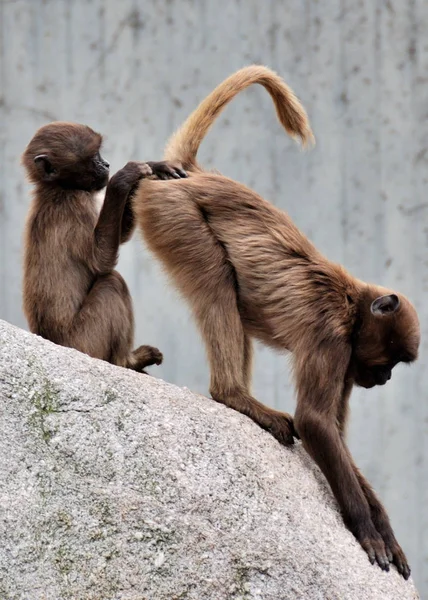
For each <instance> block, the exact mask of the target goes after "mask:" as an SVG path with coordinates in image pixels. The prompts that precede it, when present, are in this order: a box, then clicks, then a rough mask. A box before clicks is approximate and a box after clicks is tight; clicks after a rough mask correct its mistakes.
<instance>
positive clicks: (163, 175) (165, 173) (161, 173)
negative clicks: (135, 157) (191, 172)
mask: <svg viewBox="0 0 428 600" xmlns="http://www.w3.org/2000/svg"><path fill="white" fill-rule="evenodd" d="M148 164H149V165H150V166H151V168H152V170H153V174H154V175H156V177H157V178H158V179H163V180H165V179H182V178H185V177H187V173H186V172H185V171H183V169H181V168H180V167H178V166H176V165H174V164H172V163H169V162H167V161H162V162H150V163H148Z"/></svg>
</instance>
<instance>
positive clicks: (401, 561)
mask: <svg viewBox="0 0 428 600" xmlns="http://www.w3.org/2000/svg"><path fill="white" fill-rule="evenodd" d="M387 552H388V554H390V555H391V557H392V560H390V561H389V562H391V563H392V564H394V565H395V566H396V567H397V571H398V572H399V573H400V575H402V576H403V577H404V579H409V577H410V567H409V563H408V562H407V558H406V556H405V554H404V552H403V551H402V549H401V548H400V546H399V545H398V544H397V543H395V544H394V545H393V546H392V547H390V548H388V547H387Z"/></svg>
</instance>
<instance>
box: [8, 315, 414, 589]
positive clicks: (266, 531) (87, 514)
mask: <svg viewBox="0 0 428 600" xmlns="http://www.w3.org/2000/svg"><path fill="white" fill-rule="evenodd" d="M172 360H173V357H172ZM0 398H1V410H0V598H1V600H18V599H19V600H63V599H68V598H70V599H73V600H119V599H120V600H179V599H180V600H184V599H186V600H191V599H195V600H205V599H206V600H223V599H225V600H226V599H227V600H238V599H242V600H244V599H245V600H250V599H251V600H252V599H254V600H256V599H258V600H283V599H284V600H285V599H287V600H288V599H290V600H298V599H304V600H312V599H313V600H336V599H337V600H347V599H352V600H366V599H367V600H368V599H371V600H383V599H385V600H386V599H388V600H394V599H396V600H406V599H416V598H418V594H417V592H416V589H415V587H414V585H413V583H412V581H408V582H405V581H404V580H403V579H402V578H401V577H400V576H399V575H398V574H397V572H396V571H395V569H394V568H392V570H391V572H390V573H383V572H382V571H381V570H380V569H379V568H378V567H377V566H372V565H370V563H369V561H368V559H367V556H366V554H365V553H364V552H363V551H362V550H361V548H360V547H359V545H358V544H357V542H356V541H355V540H354V538H353V536H352V535H351V534H350V533H349V532H348V531H347V530H346V529H345V527H344V525H343V523H342V520H341V517H340V514H339V512H338V510H337V506H336V503H335V501H334V499H333V497H332V494H331V492H330V490H329V488H328V486H327V485H326V483H325V481H324V478H323V476H322V474H321V472H320V471H319V470H318V468H317V467H316V466H315V465H314V464H313V463H312V461H311V460H310V459H309V458H308V456H307V455H306V453H305V451H304V450H303V448H302V447H301V445H300V444H297V445H296V446H295V447H294V448H293V449H286V448H283V447H281V446H280V445H279V444H278V443H277V442H276V441H275V440H274V439H273V438H272V437H271V436H270V435H269V434H268V433H266V432H264V431H262V430H261V429H259V428H258V427H257V426H256V425H255V424H254V423H252V422H251V421H250V420H249V419H247V418H246V417H244V416H242V415H240V414H238V413H236V412H234V411H232V410H229V409H227V408H225V407H224V406H222V405H219V404H217V403H215V402H213V401H212V400H208V399H206V398H203V397H201V396H196V395H195V394H193V393H192V392H190V391H189V390H187V389H180V388H177V387H175V386H173V385H169V384H167V383H165V382H163V381H159V380H157V379H155V378H152V377H148V376H144V375H139V374H137V373H133V372H131V371H128V370H125V369H121V368H118V367H113V366H111V365H109V364H107V363H104V362H102V361H97V360H93V359H91V358H89V357H87V356H85V355H83V354H81V353H79V352H76V351H74V350H70V349H65V348H60V347H58V346H55V345H54V344H51V343H49V342H46V341H44V340H42V339H41V338H38V337H36V336H34V335H31V334H28V333H26V332H24V331H22V330H20V329H17V328H16V327H13V326H11V325H8V324H7V323H4V322H0Z"/></svg>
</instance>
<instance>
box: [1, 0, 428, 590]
mask: <svg viewBox="0 0 428 600" xmlns="http://www.w3.org/2000/svg"><path fill="white" fill-rule="evenodd" d="M427 31H428V2H426V0H425V1H424V0H411V1H406V2H404V1H403V0H400V1H399V0H386V1H380V0H361V1H355V0H352V1H351V0H325V1H324V2H318V1H315V0H302V1H300V2H298V1H294V2H293V1H291V0H286V1H281V0H265V1H263V2H261V1H260V2H256V0H252V1H249V0H247V1H245V2H244V0H215V1H214V0H212V1H209V0H204V1H202V0H199V1H197V0H194V1H184V0H181V1H178V0H177V1H174V0H170V1H169V2H163V1H162V2H159V1H158V2H155V1H147V2H142V1H140V2H138V1H133V0H121V1H120V2H118V1H117V0H108V1H102V0H92V1H90V0H85V1H84V0H56V1H54V0H44V1H42V0H15V1H14V0H0V51H1V54H0V217H1V218H0V318H3V319H6V320H8V321H10V322H12V323H15V324H17V325H20V326H22V327H25V320H24V317H23V314H22V311H21V262H20V261H21V251H22V230H23V224H24V219H25V214H26V211H27V208H28V203H29V188H28V185H27V184H26V183H25V181H24V174H23V170H22V167H21V166H20V164H19V157H20V154H21V153H22V151H23V149H24V147H25V145H26V144H27V142H28V141H29V140H30V138H31V136H32V135H33V133H34V131H35V130H36V128H37V127H38V126H40V125H41V124H43V123H46V122H47V121H51V120H56V119H65V120H74V121H79V122H84V123H87V124H89V125H91V126H92V127H94V128H95V129H98V130H100V131H101V132H102V133H103V134H104V135H105V149H104V155H105V157H106V158H107V159H108V160H109V161H110V162H111V164H112V170H117V169H118V168H120V167H122V166H123V164H124V163H125V162H126V161H127V160H129V159H131V158H135V159H140V160H146V159H147V160H156V159H160V158H161V155H162V149H163V146H164V143H165V141H166V139H167V138H168V136H169V135H170V134H171V133H172V131H173V130H174V128H175V127H177V126H178V125H179V124H180V123H181V122H182V121H183V120H184V118H185V117H186V116H187V115H188V114H189V112H190V111H191V110H192V109H193V108H194V107H195V106H196V103H197V102H198V101H199V100H201V99H202V98H203V97H204V96H205V95H206V94H207V93H208V92H209V91H211V89H212V88H213V87H214V86H215V85H216V84H217V83H219V82H220V81H221V80H222V79H223V78H224V77H226V76H227V75H229V74H230V73H231V72H232V71H234V70H236V69H237V68H239V67H242V66H244V65H246V64H249V63H252V62H258V63H264V64H267V65H269V66H271V67H272V68H274V69H275V70H277V71H278V72H279V73H280V74H281V75H282V76H283V77H284V78H285V80H286V81H287V82H288V83H289V84H290V85H291V86H292V87H293V89H294V90H295V91H296V93H297V94H298V96H299V97H300V98H301V100H302V101H303V103H304V105H305V107H306V108H307V110H308V113H309V115H310V118H311V121H312V124H313V128H314V132H315V135H316V137H317V146H316V148H315V149H314V150H313V151H311V152H309V153H302V152H300V151H299V150H298V148H297V146H296V145H295V144H293V142H292V141H291V140H290V139H287V137H286V135H285V133H284V132H283V131H282V129H281V128H280V127H279V125H278V123H277V121H276V117H275V113H274V109H273V107H272V104H271V102H270V99H269V96H268V95H267V93H266V92H264V91H263V90H262V89H261V88H258V87H257V88H256V87H255V88H253V89H250V90H248V91H247V92H245V93H244V94H242V95H241V96H240V97H238V98H237V99H236V100H235V101H234V103H233V104H232V105H231V106H230V107H229V108H228V109H227V111H226V113H225V114H224V117H222V118H221V120H220V121H219V122H218V123H217V124H216V125H215V128H214V130H213V131H212V132H211V134H210V135H209V136H208V138H207V140H206V142H205V143H204V146H203V148H202V151H201V155H200V156H201V159H202V161H203V162H204V163H205V164H206V165H208V166H215V167H216V168H218V169H220V170H222V171H223V172H224V173H225V174H227V175H229V176H231V177H234V178H236V179H238V180H240V181H242V182H244V183H246V184H248V185H250V186H252V187H253V188H254V189H255V190H257V191H258V192H260V193H261V194H262V195H264V196H265V197H266V198H268V199H270V200H271V201H272V202H275V203H276V204H277V205H278V206H281V207H282V208H284V209H285V210H287V211H288V212H289V214H290V215H291V216H292V218H293V219H294V220H295V222H296V224H297V225H298V226H299V227H301V228H302V230H303V231H304V232H305V233H306V234H307V235H308V236H309V237H310V238H311V239H312V240H313V241H314V242H315V243H316V244H317V246H318V247H319V248H320V249H321V250H322V251H323V252H325V253H326V254H327V256H328V257H329V258H331V259H333V260H336V261H339V262H342V263H343V264H344V265H345V266H346V267H347V268H348V269H349V270H350V271H351V272H352V273H353V274H354V275H356V276H357V277H360V278H362V279H366V280H369V281H375V282H377V283H380V284H383V285H387V286H390V287H393V288H396V289H398V290H399V291H401V292H403V293H405V294H407V295H408V296H409V297H410V298H411V299H412V300H413V301H414V302H415V304H416V307H417V309H418V311H419V314H420V318H421V323H422V329H423V331H422V335H423V338H422V348H421V355H420V360H419V361H418V363H417V364H416V365H414V366H412V367H409V368H406V367H404V366H400V367H398V368H397V369H396V372H395V373H394V376H393V379H392V381H391V382H390V383H389V384H388V385H387V386H386V387H385V388H382V389H379V390H371V391H364V392H362V391H356V392H354V394H353V398H352V422H351V427H350V445H351V448H352V451H353V452H354V454H355V457H356V459H357V462H358V463H359V465H360V466H361V468H362V470H363V472H364V473H365V474H366V475H367V476H368V478H369V479H370V481H371V482H372V483H373V485H374V486H375V488H376V490H377V491H378V492H379V493H380V495H381V497H382V499H383V500H384V502H385V504H386V506H387V508H388V509H389V511H390V514H391V518H392V522H393V525H394V527H395V530H396V533H397V537H398V539H399V541H400V542H401V543H402V545H403V546H404V549H405V550H406V551H407V553H408V556H409V559H410V562H411V565H412V568H413V574H414V577H415V579H416V582H417V584H418V586H419V588H420V591H421V593H422V597H423V598H428V539H427V533H428V514H427V506H428V502H427V501H428V473H427V466H428V464H427V463H428V456H427V449H428V404H427V397H426V386H427V380H428V375H427V370H426V367H425V362H426V359H427V344H426V335H425V333H426V329H427V324H428V309H427V302H426V300H425V298H426V294H427V288H428V269H427V266H428V262H427V261H428V252H427V248H426V246H427V243H428V202H427V201H426V184H427V167H428V120H427V116H428V102H427V100H428V98H427V91H428V90H427V82H428V38H427ZM119 268H120V270H121V272H122V273H123V275H124V276H125V278H126V280H127V281H128V283H129V286H130V288H131V291H132V294H133V298H134V303H135V310H136V321H137V336H136V337H137V342H138V343H152V344H154V345H157V346H159V348H161V350H162V351H163V352H164V354H165V364H164V365H163V366H162V367H161V368H157V369H156V370H154V369H153V370H152V373H153V374H155V373H156V375H160V376H161V377H162V378H164V379H167V380H168V381H171V382H175V383H178V384H180V385H186V386H188V387H189V388H191V389H194V390H196V391H199V392H202V393H207V387H208V369H207V365H206V361H205V355H204V350H203V347H202V345H201V342H200V340H199V336H198V333H197V331H196V329H195V327H194V325H193V323H192V320H191V318H190V315H189V312H188V310H187V307H186V306H185V304H184V303H183V302H182V301H181V300H180V298H179V297H178V295H177V294H176V293H175V292H174V290H173V289H172V288H171V287H170V286H169V285H167V282H166V279H165V278H164V276H163V275H162V273H161V270H160V268H159V265H158V264H157V263H155V261H154V260H153V259H152V258H151V257H150V256H149V254H148V252H147V251H146V249H145V248H144V246H143V245H142V244H141V241H140V240H139V239H138V236H135V239H133V240H132V242H131V243H129V244H128V245H127V246H126V247H124V248H123V249H122V252H121V258H120V264H119ZM254 387H255V393H256V395H257V396H258V398H259V399H260V400H262V401H264V402H266V403H268V404H270V405H271V406H276V407H281V408H283V409H290V410H293V408H294V399H293V391H292V387H291V384H290V381H289V371H288V367H287V363H286V359H284V357H282V356H278V355H274V354H273V353H272V352H271V351H270V350H267V349H265V348H258V350H257V356H256V368H255V386H254Z"/></svg>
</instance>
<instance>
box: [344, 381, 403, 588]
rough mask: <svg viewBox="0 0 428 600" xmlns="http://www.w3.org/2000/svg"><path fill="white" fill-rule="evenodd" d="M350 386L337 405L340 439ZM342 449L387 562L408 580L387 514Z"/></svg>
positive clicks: (345, 417) (347, 407)
mask: <svg viewBox="0 0 428 600" xmlns="http://www.w3.org/2000/svg"><path fill="white" fill-rule="evenodd" d="M352 386H353V380H352V379H346V380H345V385H344V389H343V393H342V398H341V402H340V404H339V409H338V413H337V423H338V427H339V432H340V435H341V437H342V439H344V438H345V429H346V423H347V419H348V411H349V397H350V394H351V390H352ZM344 448H345V451H346V452H347V454H348V458H349V462H350V463H351V465H352V468H353V470H354V473H355V476H356V478H357V480H358V483H359V484H360V487H361V490H362V492H363V494H364V497H365V498H366V500H367V502H368V505H369V509H370V515H371V519H372V521H373V525H374V526H375V527H376V530H377V531H378V533H379V534H380V535H381V537H382V539H383V542H384V544H385V550H386V554H387V556H388V560H389V562H391V563H393V564H394V565H395V566H396V567H397V571H398V572H399V573H401V575H402V576H403V577H404V579H408V578H409V577H410V567H409V564H408V562H407V559H406V556H405V554H404V552H403V550H402V549H401V547H400V545H399V544H398V542H397V540H396V538H395V535H394V532H393V530H392V527H391V523H390V521H389V517H388V514H387V512H386V510H385V508H384V507H383V505H382V503H381V502H380V500H379V499H378V497H377V496H376V494H375V492H374V491H373V489H372V487H371V486H370V484H369V483H368V481H367V480H366V479H365V477H364V476H363V475H362V473H361V472H360V471H359V469H358V468H357V466H356V464H355V463H354V461H353V459H352V456H351V454H350V452H349V451H348V449H347V447H346V445H344Z"/></svg>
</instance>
